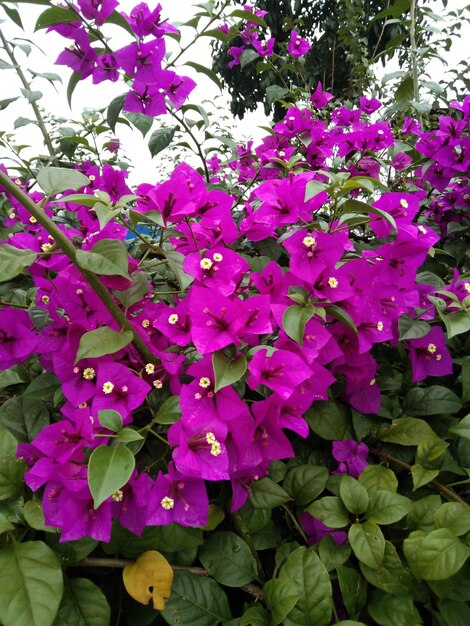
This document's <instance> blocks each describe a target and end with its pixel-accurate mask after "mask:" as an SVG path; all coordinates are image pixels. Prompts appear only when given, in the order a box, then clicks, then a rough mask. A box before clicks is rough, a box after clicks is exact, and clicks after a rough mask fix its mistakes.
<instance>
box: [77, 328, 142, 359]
mask: <svg viewBox="0 0 470 626" xmlns="http://www.w3.org/2000/svg"><path fill="white" fill-rule="evenodd" d="M133 338H134V335H133V333H132V331H130V330H121V331H120V332H118V331H117V330H113V329H112V328H109V327H108V326H102V327H101V328H96V329H95V330H90V331H88V332H87V333H85V334H84V335H82V336H81V337H80V343H79V344H78V351H77V356H76V358H75V363H78V361H80V359H93V358H98V357H101V356H105V355H106V354H114V353H115V352H119V350H122V348H125V347H126V346H128V345H129V344H130V343H131V341H132V339H133Z"/></svg>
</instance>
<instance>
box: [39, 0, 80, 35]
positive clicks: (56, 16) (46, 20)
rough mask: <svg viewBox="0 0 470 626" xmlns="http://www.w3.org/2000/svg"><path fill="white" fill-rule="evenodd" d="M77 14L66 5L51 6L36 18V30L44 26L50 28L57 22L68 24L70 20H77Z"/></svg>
mask: <svg viewBox="0 0 470 626" xmlns="http://www.w3.org/2000/svg"><path fill="white" fill-rule="evenodd" d="M76 21H77V14H76V13H75V12H74V11H72V10H71V9H67V8H65V7H59V6H58V7H50V8H49V9H46V10H45V11H43V12H42V13H41V15H40V16H39V17H38V19H37V20H36V25H35V27H34V30H35V31H36V30H41V29H43V28H49V27H50V26H55V24H67V23H69V22H76Z"/></svg>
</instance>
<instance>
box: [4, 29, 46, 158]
mask: <svg viewBox="0 0 470 626" xmlns="http://www.w3.org/2000/svg"><path fill="white" fill-rule="evenodd" d="M0 39H1V40H2V45H3V47H4V49H5V52H6V53H7V54H8V56H9V57H10V60H11V62H12V63H13V65H14V66H15V71H16V73H17V74H18V77H19V79H20V80H21V82H22V83H23V87H24V88H25V89H28V91H31V85H30V84H29V82H28V80H27V79H26V76H25V75H24V73H23V71H22V69H21V67H20V66H19V65H18V63H17V61H16V57H15V54H14V52H13V49H12V48H11V46H10V44H9V43H8V41H7V40H6V39H5V36H4V34H3V32H2V30H1V29H0ZM29 103H30V105H31V108H32V109H33V111H34V115H35V117H36V120H37V123H38V126H39V128H40V130H41V133H42V136H43V139H44V144H45V146H46V148H47V150H48V152H49V156H50V157H51V160H52V161H53V162H54V163H55V162H57V155H56V153H55V150H54V147H53V145H52V141H51V138H50V136H49V133H48V131H47V128H46V125H45V124H44V120H43V119H42V115H41V111H40V110H39V107H38V105H37V104H36V102H34V100H31V101H30V102H29Z"/></svg>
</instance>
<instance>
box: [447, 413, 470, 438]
mask: <svg viewBox="0 0 470 626" xmlns="http://www.w3.org/2000/svg"><path fill="white" fill-rule="evenodd" d="M449 431H450V432H451V433H455V434H456V435H459V437H463V438H464V439H470V413H469V414H468V415H466V416H465V417H464V418H463V419H461V420H460V422H459V423H458V424H456V425H455V426H452V427H451V428H449Z"/></svg>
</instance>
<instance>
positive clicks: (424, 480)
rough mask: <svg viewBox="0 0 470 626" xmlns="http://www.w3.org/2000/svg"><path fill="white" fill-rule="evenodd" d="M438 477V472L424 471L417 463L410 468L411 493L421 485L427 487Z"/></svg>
mask: <svg viewBox="0 0 470 626" xmlns="http://www.w3.org/2000/svg"><path fill="white" fill-rule="evenodd" d="M438 475H439V470H438V469H436V470H433V469H426V468H424V467H423V466H422V465H420V464H419V463H416V464H415V465H413V466H412V467H411V476H412V478H413V491H416V490H417V489H419V488H420V487H423V485H427V484H428V483H430V482H431V480H434V479H435V478H436V476H438Z"/></svg>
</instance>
